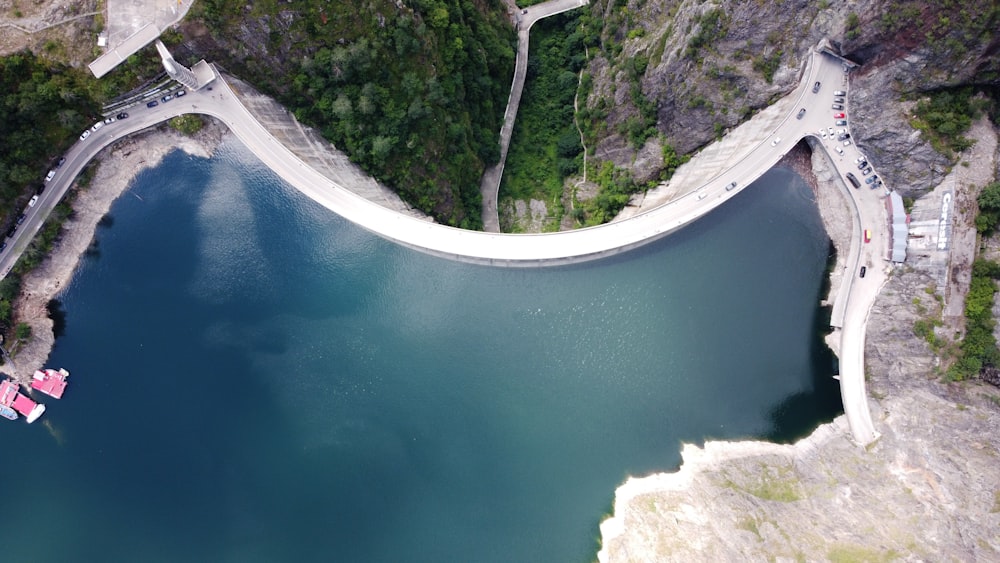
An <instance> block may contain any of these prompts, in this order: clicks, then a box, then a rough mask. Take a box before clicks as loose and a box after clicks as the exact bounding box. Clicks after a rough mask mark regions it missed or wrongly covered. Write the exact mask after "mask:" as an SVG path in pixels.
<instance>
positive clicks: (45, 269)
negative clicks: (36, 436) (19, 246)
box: [0, 117, 227, 384]
mask: <svg viewBox="0 0 1000 563" xmlns="http://www.w3.org/2000/svg"><path fill="white" fill-rule="evenodd" d="M204 119H205V121H206V126H205V127H204V128H202V130H201V131H199V132H198V133H197V134H196V135H194V136H192V137H187V136H184V135H182V134H180V133H178V132H177V131H175V130H173V129H171V128H169V127H167V126H160V127H158V128H156V129H153V130H148V131H144V132H142V133H139V134H136V135H132V136H130V137H127V138H125V139H123V140H122V141H120V142H118V143H116V144H114V145H112V146H111V147H108V148H106V149H105V150H104V151H102V152H101V153H100V154H99V155H98V157H97V170H96V171H95V174H94V177H93V179H92V180H91V182H90V185H89V186H88V187H86V188H84V189H80V188H78V187H76V186H74V188H73V189H75V190H78V192H77V195H76V200H75V201H74V202H73V214H72V216H71V217H70V218H69V219H67V220H66V222H65V223H64V224H63V228H62V231H61V232H60V235H59V239H58V240H57V242H56V244H55V247H54V248H53V250H52V252H51V253H50V254H49V256H47V257H46V259H45V260H44V261H43V262H42V264H41V265H39V267H38V268H36V269H34V270H32V271H31V272H30V273H29V274H28V275H26V276H25V278H24V279H23V280H22V284H21V293H20V295H18V298H17V300H16V302H15V303H14V315H13V316H14V322H15V323H21V322H24V323H27V324H28V326H30V327H31V335H32V336H31V338H30V339H29V340H28V341H27V342H26V343H24V344H23V345H20V346H17V347H16V348H14V350H13V353H12V356H13V365H11V364H10V363H7V364H5V365H3V366H0V373H4V374H7V375H9V376H11V377H12V378H14V379H16V380H18V381H20V382H21V383H24V384H28V383H29V382H30V378H31V374H32V373H34V371H35V370H37V369H40V368H42V367H43V366H45V362H46V360H48V357H49V354H50V353H51V352H52V346H53V345H54V344H55V335H54V333H53V321H52V319H51V318H50V317H49V311H48V304H49V302H50V301H52V300H53V299H56V298H57V297H58V296H59V294H60V293H61V292H62V291H63V290H64V289H65V288H66V287H67V286H68V285H69V284H70V282H71V281H72V279H73V274H74V272H75V271H76V267H77V265H78V264H79V263H80V258H81V257H82V256H83V254H84V253H85V252H86V251H87V248H88V247H89V246H90V244H91V241H92V240H93V238H94V232H95V231H96V229H97V224H98V222H99V221H100V220H101V218H102V217H104V216H105V215H107V213H108V210H109V209H110V208H111V205H112V204H113V203H114V201H115V200H116V199H118V197H119V196H120V195H122V194H123V193H124V192H125V191H126V189H127V188H128V187H129V186H130V185H131V184H132V180H133V179H134V178H135V177H136V175H138V174H139V173H140V172H142V171H143V170H144V169H146V168H151V167H154V166H156V165H158V164H159V163H160V161H162V160H163V157H165V156H166V155H167V154H169V153H170V152H172V151H174V150H178V149H179V150H182V151H184V152H186V153H188V154H191V155H195V156H201V157H205V158H207V157H209V156H211V155H212V153H213V152H214V150H215V148H216V147H217V146H218V145H219V143H220V142H221V140H222V137H223V135H224V134H226V132H227V130H226V128H225V126H223V125H222V124H221V123H218V122H216V121H214V120H212V119H211V118H208V117H206V118H204ZM57 367H58V366H57ZM66 367H69V368H70V369H72V366H66Z"/></svg>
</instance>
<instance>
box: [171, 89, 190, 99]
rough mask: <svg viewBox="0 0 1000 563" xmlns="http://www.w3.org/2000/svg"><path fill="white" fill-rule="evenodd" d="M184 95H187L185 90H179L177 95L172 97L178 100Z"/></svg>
mask: <svg viewBox="0 0 1000 563" xmlns="http://www.w3.org/2000/svg"><path fill="white" fill-rule="evenodd" d="M184 94H187V90H184V89H180V90H178V91H177V93H176V94H174V97H175V98H180V97H181V96H183V95H184Z"/></svg>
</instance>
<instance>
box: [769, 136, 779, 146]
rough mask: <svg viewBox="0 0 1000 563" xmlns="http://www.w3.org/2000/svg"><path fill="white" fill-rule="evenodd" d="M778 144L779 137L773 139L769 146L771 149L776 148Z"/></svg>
mask: <svg viewBox="0 0 1000 563" xmlns="http://www.w3.org/2000/svg"><path fill="white" fill-rule="evenodd" d="M780 142H781V137H775V138H774V140H773V141H771V146H772V147H776V146H778V143H780Z"/></svg>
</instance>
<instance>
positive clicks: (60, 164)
mask: <svg viewBox="0 0 1000 563" xmlns="http://www.w3.org/2000/svg"><path fill="white" fill-rule="evenodd" d="M63 164H66V157H65V156H64V157H62V158H60V159H59V162H57V163H56V168H61V167H62V165H63Z"/></svg>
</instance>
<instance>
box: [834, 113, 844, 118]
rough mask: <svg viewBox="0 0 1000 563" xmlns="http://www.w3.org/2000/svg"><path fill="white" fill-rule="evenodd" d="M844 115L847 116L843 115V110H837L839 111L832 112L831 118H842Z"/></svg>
mask: <svg viewBox="0 0 1000 563" xmlns="http://www.w3.org/2000/svg"><path fill="white" fill-rule="evenodd" d="M845 117H847V116H846V115H844V112H839V113H835V114H833V118H834V119H844V118H845Z"/></svg>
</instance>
